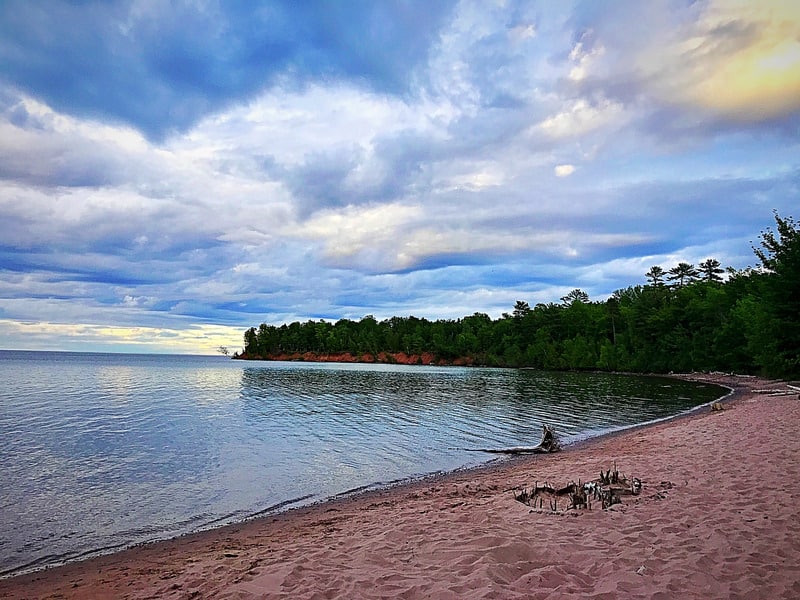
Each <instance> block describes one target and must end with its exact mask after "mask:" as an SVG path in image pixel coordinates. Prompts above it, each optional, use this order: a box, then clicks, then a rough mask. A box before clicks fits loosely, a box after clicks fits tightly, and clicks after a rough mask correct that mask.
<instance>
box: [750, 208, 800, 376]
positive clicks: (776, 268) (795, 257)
mask: <svg viewBox="0 0 800 600" xmlns="http://www.w3.org/2000/svg"><path fill="white" fill-rule="evenodd" d="M774 214H775V223H776V229H777V232H773V231H772V230H771V229H769V228H767V230H766V231H762V232H761V247H760V248H753V251H754V252H755V254H756V256H757V257H758V259H759V260H760V261H761V266H762V268H763V270H764V273H763V282H762V298H761V300H762V303H761V304H762V309H763V311H764V313H765V316H766V317H767V318H766V319H765V320H764V321H763V323H762V324H763V329H762V336H763V337H762V338H761V340H762V343H763V353H762V355H761V357H762V360H761V362H762V365H763V366H764V368H765V370H766V372H767V374H769V375H772V376H777V377H800V230H798V224H797V223H795V221H794V219H792V217H787V218H786V219H783V218H781V217H780V216H779V215H778V213H777V212H776V213H774ZM763 334H766V335H763Z"/></svg>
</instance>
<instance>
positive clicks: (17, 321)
mask: <svg viewBox="0 0 800 600" xmlns="http://www.w3.org/2000/svg"><path fill="white" fill-rule="evenodd" d="M773 211H777V212H778V214H780V215H781V216H784V217H786V216H794V217H796V218H797V217H800V3H798V2H796V1H795V0H750V1H742V0H727V1H721V0H697V1H688V0H682V1H659V0H653V1H649V2H641V1H639V0H633V1H611V2H595V1H593V0H592V1H587V2H568V1H559V2H550V1H543V2H533V1H515V0H507V1H495V2H492V1H490V0H476V1H464V2H456V1H449V0H448V1H445V0H441V1H440V0H435V1H430V0H385V1H384V0H381V1H374V0H363V1H356V0H341V1H333V0H331V1H317V2H314V1H308V2H301V3H298V2H294V1H292V0H283V1H264V2H259V1H253V2H236V1H223V0H218V1H212V0H194V1H191V0H175V1H172V2H163V1H160V0H126V1H113V0H110V1H105V0H103V1H100V0H96V1H93V0H85V1H77V0H73V1H67V0H62V1H56V0H37V1H36V2H30V1H29V0H4V1H3V2H0V348H4V349H12V350H15V349H19V350H21V349H30V350H71V351H110V352H174V353H190V354H209V353H214V352H215V349H216V348H217V347H218V346H220V345H225V346H228V347H229V348H230V349H231V350H232V351H233V350H238V349H241V347H242V343H243V342H242V336H243V333H244V331H245V330H246V329H247V328H249V327H251V326H258V325H259V324H260V323H262V322H264V323H268V324H273V325H280V324H283V323H290V322H292V321H296V320H300V321H306V320H309V319H314V320H319V319H325V320H327V321H336V320H338V319H341V318H348V319H353V320H359V319H361V318H363V317H364V316H366V315H373V316H375V317H376V318H377V319H378V320H381V319H385V318H389V317H391V316H410V315H413V316H416V317H424V318H428V319H458V318H461V317H464V316H468V315H471V314H473V313H476V312H482V313H486V314H489V315H490V316H491V317H492V318H497V317H499V316H501V315H502V314H503V313H504V312H506V313H508V312H511V311H512V310H513V307H514V304H515V302H516V301H518V300H522V301H525V302H528V303H529V304H530V305H531V306H534V305H535V304H538V303H548V302H556V303H557V302H559V301H560V298H561V297H562V296H564V295H565V294H566V293H568V292H569V291H570V290H572V289H575V288H580V289H582V290H583V291H585V292H586V293H587V294H589V296H590V298H591V299H592V300H603V299H605V298H607V297H608V296H609V295H610V294H612V293H613V292H614V291H615V290H617V289H621V288H625V287H627V286H629V285H640V284H644V283H646V279H645V277H644V274H645V273H646V272H647V271H648V269H649V268H650V267H651V266H653V265H659V266H662V267H663V268H665V269H669V268H671V267H672V266H674V265H675V264H677V263H678V262H680V261H684V262H689V263H692V264H697V263H699V262H701V261H703V260H705V259H706V258H715V259H717V260H719V261H720V262H721V263H722V265H723V266H725V267H727V266H731V267H734V268H737V269H741V268H745V267H747V266H750V265H755V264H756V262H757V260H756V259H755V256H754V254H753V252H752V246H753V245H754V244H757V242H758V235H759V232H760V231H762V230H764V229H765V228H767V227H770V226H772V225H774V216H773Z"/></svg>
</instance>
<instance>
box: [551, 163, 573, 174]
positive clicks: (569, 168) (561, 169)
mask: <svg viewBox="0 0 800 600" xmlns="http://www.w3.org/2000/svg"><path fill="white" fill-rule="evenodd" d="M553 171H554V172H555V174H556V177H569V176H570V175H572V174H573V173H574V172H575V165H556V166H555V168H554V169H553Z"/></svg>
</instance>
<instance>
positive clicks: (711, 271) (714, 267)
mask: <svg viewBox="0 0 800 600" xmlns="http://www.w3.org/2000/svg"><path fill="white" fill-rule="evenodd" d="M698 266H699V267H700V273H701V274H702V276H703V281H707V282H709V283H711V282H714V281H722V277H720V276H719V274H720V273H724V272H725V271H724V269H722V268H721V267H720V264H719V261H718V260H717V259H715V258H709V259H706V260H704V261H703V262H701V263H700V264H699V265H698Z"/></svg>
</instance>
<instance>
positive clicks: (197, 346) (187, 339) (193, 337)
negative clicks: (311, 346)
mask: <svg viewBox="0 0 800 600" xmlns="http://www.w3.org/2000/svg"><path fill="white" fill-rule="evenodd" d="M242 334H243V330H242V329H241V328H239V327H223V326H215V325H205V324H197V325H189V326H187V327H186V328H185V329H168V328H157V327H120V326H107V325H94V324H86V323H72V324H65V323H53V322H46V321H38V322H25V321H11V320H6V319H0V339H2V340H7V341H9V342H13V344H11V345H12V346H13V347H14V348H18V349H21V350H57V349H71V350H79V349H85V350H87V351H95V352H97V351H104V350H106V351H112V350H115V349H119V348H124V349H125V350H126V351H128V352H133V351H135V352H143V353H148V352H155V353H165V352H174V353H179V354H215V353H217V352H218V349H219V347H220V346H225V347H227V348H228V349H229V350H230V351H231V352H234V351H237V350H241V347H242Z"/></svg>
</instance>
